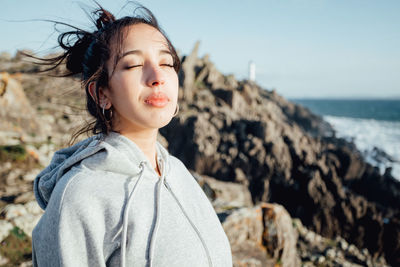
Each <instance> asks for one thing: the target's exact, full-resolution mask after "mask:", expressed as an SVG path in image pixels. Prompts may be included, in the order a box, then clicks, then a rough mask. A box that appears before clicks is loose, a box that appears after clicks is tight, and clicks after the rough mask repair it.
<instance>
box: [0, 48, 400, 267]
mask: <svg viewBox="0 0 400 267" xmlns="http://www.w3.org/2000/svg"><path fill="white" fill-rule="evenodd" d="M197 49H198V44H197V45H196V47H195V49H194V50H193V52H192V53H191V54H190V55H187V56H185V57H183V58H182V62H183V64H182V71H181V73H180V82H181V84H180V86H181V90H180V112H179V114H178V115H177V116H176V117H175V118H174V119H173V121H172V122H171V123H170V124H169V125H168V126H167V127H164V128H163V129H161V131H160V133H161V135H160V140H162V142H163V143H164V144H165V146H167V147H168V149H169V151H170V153H171V154H173V155H175V156H177V157H179V158H180V159H181V160H182V161H183V162H184V163H185V164H186V166H187V167H188V168H189V169H191V170H192V171H193V174H194V176H195V177H196V178H197V180H198V181H199V183H200V184H201V185H202V187H203V189H204V191H205V192H206V194H207V195H208V196H209V198H210V200H211V201H212V203H213V205H214V207H215V209H216V211H217V212H218V215H219V217H220V219H221V221H222V222H223V226H224V229H225V230H226V232H227V235H228V237H229V239H230V242H231V245H232V250H233V253H234V262H235V266H273V265H274V264H278V265H282V266H300V265H301V263H302V264H303V265H306V266H344V265H347V266H360V265H361V266H386V262H388V263H389V264H390V265H392V266H398V265H400V257H399V256H398V255H400V241H399V240H400V216H399V215H400V211H399V204H400V184H399V182H398V181H396V180H395V179H393V177H391V176H390V174H387V175H386V176H381V175H380V174H379V171H378V170H377V169H376V168H374V167H373V166H371V165H369V164H367V163H366V162H365V161H364V160H363V158H362V156H361V155H360V153H359V152H358V150H357V148H356V147H355V146H354V145H353V144H351V143H348V142H346V141H345V140H342V139H337V138H335V133H334V130H333V129H332V128H331V127H330V125H329V124H328V123H326V122H324V121H323V120H322V119H321V118H320V117H318V116H316V115H314V114H312V113H311V112H310V111H309V110H307V109H305V108H303V107H301V106H299V105H296V104H293V103H291V102H289V101H287V100H285V99H284V98H283V97H281V96H279V95H278V94H277V93H276V92H274V91H269V90H266V89H264V88H261V87H259V86H258V85H257V84H255V83H252V82H249V81H237V80H236V79H235V77H234V76H232V75H223V74H222V73H220V72H219V71H218V70H217V69H216V67H215V65H214V64H213V63H212V62H211V60H210V58H209V57H208V56H205V57H203V58H198V56H197ZM0 71H4V72H5V73H4V74H1V76H0V78H1V81H2V82H1V83H0V85H1V88H0V89H1V90H0V92H1V96H0V105H1V109H2V110H3V112H2V113H0V143H1V144H0V145H1V151H0V162H1V167H0V198H1V201H0V208H1V213H0V216H1V217H0V223H2V224H1V225H4V226H1V229H2V233H0V238H2V240H3V242H2V246H0V255H2V256H0V264H2V263H6V262H9V263H8V264H10V263H15V264H17V263H22V262H24V259H26V258H24V257H27V258H28V259H29V253H25V254H24V253H21V251H20V250H18V249H14V250H13V249H12V245H11V247H10V246H8V245H7V244H14V243H15V242H16V241H15V240H19V241H21V240H22V241H21V242H22V243H21V244H25V245H21V246H22V247H24V246H25V247H29V245H27V244H29V242H30V239H29V235H30V231H31V229H32V227H33V225H34V223H36V221H37V220H38V218H39V217H40V212H39V211H38V210H37V209H36V208H37V207H35V204H34V201H33V195H32V192H31V185H32V179H33V178H34V177H35V175H36V174H37V173H38V171H39V170H40V168H42V167H43V166H45V165H46V164H47V163H48V162H49V160H50V158H51V155H52V153H53V152H54V151H55V150H56V149H58V148H60V147H63V146H65V145H66V143H67V141H69V138H70V137H71V133H72V132H73V131H74V130H76V129H77V127H78V126H79V125H80V124H82V123H84V122H85V121H88V115H87V114H86V113H85V111H84V98H83V94H82V90H80V89H79V87H80V84H79V81H77V80H76V79H74V78H51V77H47V76H44V75H39V74H37V71H38V68H37V67H35V66H33V65H32V64H30V63H27V62H24V61H23V59H21V58H20V57H19V56H18V55H17V56H16V57H14V58H12V57H4V56H3V57H0ZM21 92H22V94H21ZM7 94H8V95H13V96H14V95H16V96H17V97H14V98H13V99H14V100H13V101H15V103H14V102H10V100H8V99H10V97H9V96H8V98H5V97H4V96H7ZM25 95H26V97H25ZM18 96H21V97H18ZM6 99H7V100H6ZM4 110H7V111H6V112H4ZM32 201H33V202H32ZM268 203H277V204H268ZM18 205H19V206H18ZM24 218H25V219H24ZM292 218H297V219H296V220H292ZM19 231H21V232H22V234H21V233H20V232H19ZM3 232H4V233H3ZM24 233H25V235H24ZM19 237H20V238H19ZM24 242H25V243H24ZM4 243H5V244H6V245H4ZM18 251H19V252H18ZM15 255H19V256H15ZM21 255H22V256H21ZM14 258H15V260H13V259H14ZM385 259H386V261H385ZM2 260H3V262H2Z"/></svg>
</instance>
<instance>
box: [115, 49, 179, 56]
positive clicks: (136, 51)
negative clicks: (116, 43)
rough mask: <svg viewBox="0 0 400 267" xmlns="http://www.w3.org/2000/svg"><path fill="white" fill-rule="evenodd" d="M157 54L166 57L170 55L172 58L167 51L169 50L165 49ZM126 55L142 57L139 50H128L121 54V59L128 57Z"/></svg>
mask: <svg viewBox="0 0 400 267" xmlns="http://www.w3.org/2000/svg"><path fill="white" fill-rule="evenodd" d="M159 54H160V55H164V54H167V55H171V56H172V53H171V51H169V50H167V49H162V50H160V51H159ZM128 55H140V56H142V55H143V52H142V51H141V50H130V51H127V52H125V53H123V54H122V56H121V58H123V57H125V56H128Z"/></svg>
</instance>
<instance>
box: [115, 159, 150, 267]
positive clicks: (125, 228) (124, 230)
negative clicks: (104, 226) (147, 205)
mask: <svg viewBox="0 0 400 267" xmlns="http://www.w3.org/2000/svg"><path fill="white" fill-rule="evenodd" d="M144 164H145V162H144V161H142V162H141V163H140V165H139V167H140V168H141V171H140V175H139V178H138V181H137V182H136V184H135V186H134V187H133V189H132V192H131V193H130V195H129V198H128V201H127V202H126V205H125V209H124V214H123V219H122V220H123V224H122V241H121V267H125V254H126V240H127V238H126V236H127V232H128V214H129V207H130V205H131V203H132V199H133V194H134V192H135V190H136V188H137V187H138V186H139V183H140V181H141V178H142V177H143V173H144Z"/></svg>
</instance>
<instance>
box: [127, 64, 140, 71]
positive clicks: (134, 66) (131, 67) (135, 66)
mask: <svg viewBox="0 0 400 267" xmlns="http://www.w3.org/2000/svg"><path fill="white" fill-rule="evenodd" d="M142 66H143V65H131V66H127V67H125V69H127V70H129V69H133V68H137V67H142Z"/></svg>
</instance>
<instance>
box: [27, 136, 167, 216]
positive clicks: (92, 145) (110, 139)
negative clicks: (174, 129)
mask: <svg viewBox="0 0 400 267" xmlns="http://www.w3.org/2000/svg"><path fill="white" fill-rule="evenodd" d="M156 151H157V161H158V162H161V164H163V165H164V164H165V168H163V169H164V172H165V173H163V175H164V176H166V174H167V173H168V172H169V161H168V158H169V157H168V156H169V154H168V151H167V150H166V149H165V148H164V147H163V146H162V145H161V144H160V143H159V142H157V143H156ZM101 152H105V153H101ZM82 161H85V165H86V166H88V167H89V168H90V167H92V168H93V169H96V170H104V171H110V172H116V173H121V174H126V175H136V174H138V173H140V172H141V168H140V167H139V166H140V163H141V162H145V164H144V165H145V168H148V169H151V170H152V167H151V165H150V162H149V161H148V159H147V157H146V156H145V154H144V153H143V152H142V150H141V149H140V148H139V147H138V146H137V145H136V144H135V143H134V142H133V141H131V140H130V139H129V138H127V137H125V136H123V135H121V134H119V133H116V132H111V133H109V134H108V135H106V136H105V135H102V134H98V135H95V136H92V137H90V138H87V139H85V140H83V141H81V142H79V143H77V144H75V145H73V146H71V147H68V148H64V149H61V150H59V151H57V152H56V153H55V154H54V156H53V158H52V160H51V163H50V165H49V166H48V167H46V168H45V169H44V170H43V171H42V172H41V173H39V175H38V176H37V177H36V178H35V181H34V193H35V197H36V200H37V202H38V204H39V206H40V207H41V208H42V209H45V208H46V207H47V204H48V201H49V199H50V197H51V194H52V192H53V190H54V188H55V186H56V184H57V182H58V181H59V180H60V179H61V178H62V177H63V175H64V174H65V173H66V172H68V170H69V169H70V168H71V167H72V166H73V165H75V164H78V163H80V162H82ZM146 166H147V167H146ZM152 171H154V170H152Z"/></svg>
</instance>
